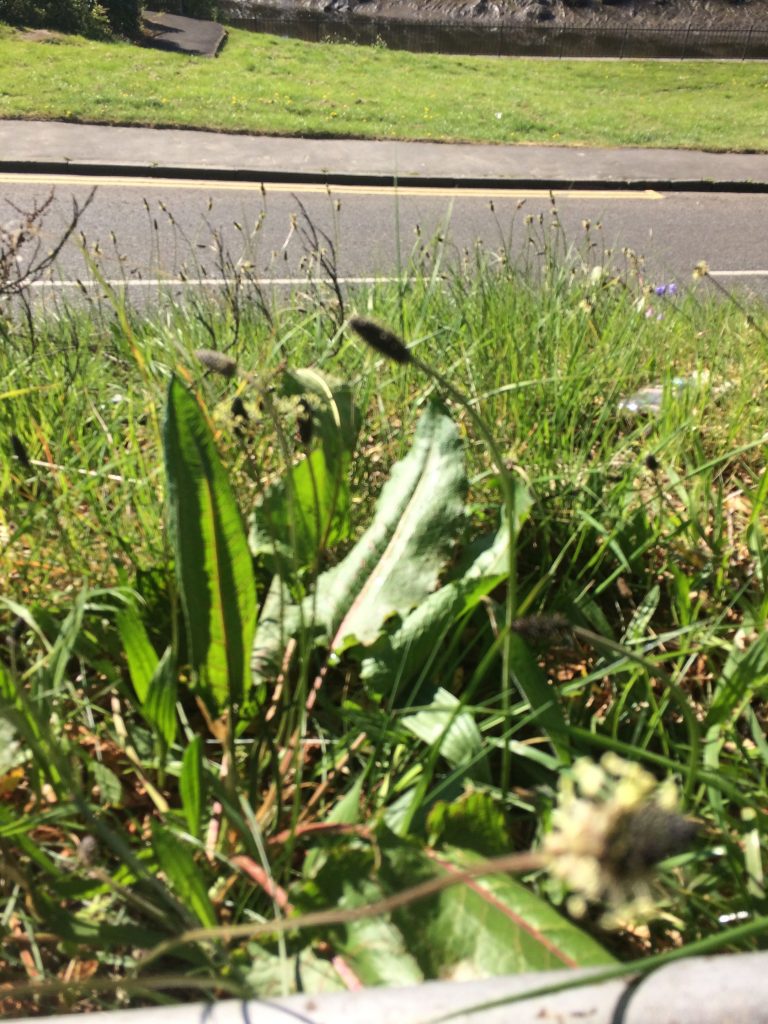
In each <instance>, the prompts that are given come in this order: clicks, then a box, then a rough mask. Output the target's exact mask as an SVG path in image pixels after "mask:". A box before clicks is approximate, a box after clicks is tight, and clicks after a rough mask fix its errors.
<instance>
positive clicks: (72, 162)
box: [0, 120, 768, 191]
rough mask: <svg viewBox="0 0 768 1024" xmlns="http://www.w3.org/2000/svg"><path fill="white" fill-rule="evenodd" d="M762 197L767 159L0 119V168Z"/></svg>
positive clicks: (762, 156)
mask: <svg viewBox="0 0 768 1024" xmlns="http://www.w3.org/2000/svg"><path fill="white" fill-rule="evenodd" d="M36 169H38V170H45V171H47V172H54V171H62V172H66V171H70V172H72V171H75V170H83V171H88V172H91V173H127V174H148V175H158V176H160V175H162V176H167V177H173V176H182V177H208V178H223V179H229V180H239V179H247V180H260V179H261V178H263V179H264V180H282V179H286V178H298V179H301V180H305V181H308V180H320V181H324V180H328V181H345V180H350V181H355V180H358V181H364V182H376V181H381V182H391V181H393V180H394V179H397V180H400V181H409V182H419V181H423V182H424V183H430V184H431V183H435V182H440V183H447V184H450V183H454V182H455V183H460V184H468V183H475V184H478V185H480V186H482V185H487V184H491V183H497V184H505V185H509V184H514V185H521V186H523V185H525V186H528V187H559V188H562V187H568V186H572V187H579V186H581V187H595V186H596V185H601V186H602V187H612V186H614V187H626V186H630V187H636V188H661V189H664V188H667V189H670V188H674V189H678V190H686V189H695V190H709V189H712V190H718V191H725V190H732V191H768V154H746V153H745V154H738V153H737V154H733V153H702V152H696V151H691V150H670V149H586V148H578V147H574V148H569V147H565V146H491V145H456V144H445V143H430V142H395V141H382V142H375V141H365V140H360V139H302V138H274V137H266V136H253V135H226V134H220V133H216V132H201V131H185V130H177V129H167V128H164V129H158V128H121V127H113V126H101V125H79V124H66V123H61V122H54V121H2V120H0V170H19V171H21V170H30V171H33V170H36Z"/></svg>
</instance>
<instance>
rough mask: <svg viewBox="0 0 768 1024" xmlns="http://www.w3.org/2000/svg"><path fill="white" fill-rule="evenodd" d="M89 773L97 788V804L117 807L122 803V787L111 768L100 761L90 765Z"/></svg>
mask: <svg viewBox="0 0 768 1024" xmlns="http://www.w3.org/2000/svg"><path fill="white" fill-rule="evenodd" d="M91 771H92V772H93V778H94V781H95V783H96V785H97V786H98V787H99V802H100V803H102V804H113V805H114V806H116V807H119V806H120V805H121V804H122V802H123V787H122V784H121V782H120V779H118V777H117V776H116V775H115V773H114V772H113V771H112V769H111V768H108V767H107V765H105V764H103V763H102V762H101V761H93V762H92V763H91Z"/></svg>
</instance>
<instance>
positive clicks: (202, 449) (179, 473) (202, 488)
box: [164, 377, 256, 710]
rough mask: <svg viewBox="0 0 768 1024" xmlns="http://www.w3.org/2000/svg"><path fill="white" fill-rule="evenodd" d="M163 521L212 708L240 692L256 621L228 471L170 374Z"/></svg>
mask: <svg viewBox="0 0 768 1024" xmlns="http://www.w3.org/2000/svg"><path fill="white" fill-rule="evenodd" d="M164 447H165V466H166V474H167V478H168V503H169V507H170V513H171V515H170V529H171V536H172V540H173V546H174V551H175V555H176V573H177V576H178V580H179V589H180V592H181V599H182V604H183V607H184V615H185V620H186V624H187V635H188V638H189V650H190V658H191V661H192V666H193V668H194V670H195V672H196V675H197V684H198V687H199V689H200V690H201V691H202V693H203V694H204V696H205V697H206V698H207V699H208V700H209V701H210V702H212V703H213V704H214V705H215V707H216V708H217V709H218V710H221V709H223V708H224V707H226V706H228V705H230V704H232V703H235V702H238V701H240V700H241V699H242V697H243V694H244V692H245V689H246V686H247V679H248V660H249V651H250V644H251V640H252V638H253V631H254V626H255V622H256V591H255V582H254V576H253V565H252V563H251V556H250V552H249V550H248V543H247V540H246V535H245V530H244V529H243V524H242V521H241V519H240V512H239V510H238V507H237V502H236V501H235V496H234V493H233V491H232V487H231V485H230V483H229V479H228V478H227V474H226V472H225V470H224V468H223V466H222V465H221V462H220V460H219V457H218V454H217V452H216V449H215V446H214V443H213V439H212V437H211V433H210V430H209V429H208V425H207V423H206V421H205V418H204V416H203V414H202V411H201V409H200V407H199V405H198V404H197V402H196V400H195V398H194V397H193V396H192V395H191V394H190V393H189V392H188V391H187V389H186V388H185V387H184V385H183V384H182V383H181V381H179V380H178V379H177V378H176V377H172V378H171V382H170V385H169V387H168V404H167V412H166V419H165V430H164Z"/></svg>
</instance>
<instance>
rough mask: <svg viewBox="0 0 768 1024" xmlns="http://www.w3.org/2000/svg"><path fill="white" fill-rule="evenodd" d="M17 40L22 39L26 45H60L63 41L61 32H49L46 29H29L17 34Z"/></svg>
mask: <svg viewBox="0 0 768 1024" xmlns="http://www.w3.org/2000/svg"><path fill="white" fill-rule="evenodd" d="M18 38H19V39H24V40H25V41H26V42H28V43H61V42H63V41H64V36H63V35H62V34H61V32H51V31H50V29H47V28H31V29H28V30H27V31H26V32H19V35H18Z"/></svg>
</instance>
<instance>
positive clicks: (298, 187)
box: [0, 174, 664, 200]
mask: <svg viewBox="0 0 768 1024" xmlns="http://www.w3.org/2000/svg"><path fill="white" fill-rule="evenodd" d="M3 184H5V185H69V186H72V185H82V186H94V185H96V186H99V187H100V188H160V189H175V190H179V189H191V190H194V191H198V192H261V191H264V192H293V193H299V194H311V193H314V194H321V193H323V192H332V193H333V194H334V195H351V196H386V195H393V194H394V193H397V195H399V196H424V197H425V198H433V197H437V198H447V199H474V198H477V199H540V198H546V197H548V196H549V195H554V196H555V197H556V198H558V199H592V200H594V199H622V200H626V199H663V198H664V197H663V196H662V195H661V193H660V192H655V191H654V190H653V189H644V190H642V191H638V190H631V189H599V188H596V189H541V188H540V189H533V188H495V187H494V188H462V187H461V186H458V187H456V188H442V187H441V188H432V187H430V186H426V185H397V186H394V185H313V184H301V183H294V184H291V183H287V182H260V181H202V180H195V179H191V178H138V177H137V178H134V177H129V176H123V177H120V176H114V177H113V176H102V175H91V174H0V185H3Z"/></svg>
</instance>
